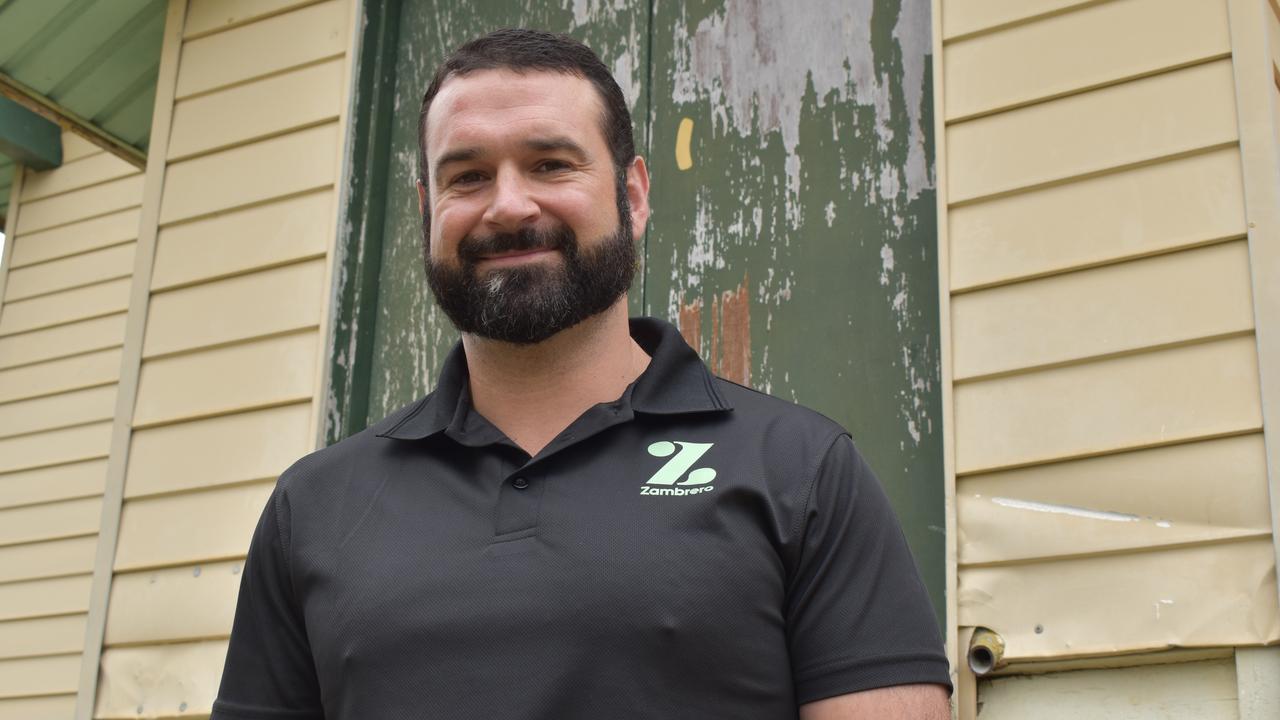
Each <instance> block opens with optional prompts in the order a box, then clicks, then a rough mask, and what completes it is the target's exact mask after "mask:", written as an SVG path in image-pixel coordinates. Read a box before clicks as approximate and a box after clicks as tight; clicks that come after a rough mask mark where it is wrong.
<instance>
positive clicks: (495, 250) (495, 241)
mask: <svg viewBox="0 0 1280 720" xmlns="http://www.w3.org/2000/svg"><path fill="white" fill-rule="evenodd" d="M575 240H576V239H575V238H574V234H573V231H572V230H570V229H569V228H568V227H567V226H564V225H561V226H559V227H554V228H547V229H545V230H538V229H535V228H531V227H526V228H521V229H520V230H518V231H516V232H513V233H498V234H494V235H467V236H466V237H464V238H462V240H461V242H459V243H458V257H459V258H461V260H462V261H463V262H464V263H468V264H474V263H477V262H479V261H480V260H481V259H482V258H484V257H485V256H486V255H496V254H499V253H508V252H527V251H532V250H561V251H565V252H571V251H572V250H573V249H574V245H575Z"/></svg>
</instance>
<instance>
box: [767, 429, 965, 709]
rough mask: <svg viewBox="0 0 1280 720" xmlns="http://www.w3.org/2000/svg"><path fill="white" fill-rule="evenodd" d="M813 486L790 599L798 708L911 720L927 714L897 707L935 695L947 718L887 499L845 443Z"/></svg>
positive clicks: (921, 600)
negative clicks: (806, 707)
mask: <svg viewBox="0 0 1280 720" xmlns="http://www.w3.org/2000/svg"><path fill="white" fill-rule="evenodd" d="M810 488H811V489H810V491H809V493H808V497H807V498H806V499H805V501H804V503H803V505H804V515H803V518H802V519H803V523H802V526H801V527H800V528H798V529H799V535H798V539H799V541H800V543H801V544H800V546H799V548H798V550H799V552H798V557H797V558H796V560H795V561H794V564H793V565H792V567H791V568H790V571H789V574H790V580H789V587H788V598H787V633H788V646H789V652H790V655H791V663H792V677H793V680H794V684H795V692H796V703H797V705H799V706H800V707H805V706H806V705H808V706H812V707H811V708H810V710H809V711H806V712H811V711H812V708H814V707H816V708H820V709H821V708H827V707H834V708H837V709H839V711H840V712H838V713H837V714H835V715H826V714H819V715H814V716H813V717H817V718H820V719H821V720H828V718H841V719H842V720H844V719H847V718H851V717H858V714H857V713H862V714H863V715H864V716H866V717H876V718H879V717H885V718H897V717H900V718H911V719H912V720H915V718H917V717H921V718H930V717H932V715H920V714H918V713H917V712H916V711H915V709H914V706H913V705H910V704H908V705H906V706H905V709H895V708H899V705H900V703H901V702H902V701H914V699H916V698H921V699H922V702H924V701H927V700H928V699H930V698H935V699H936V698H939V697H940V698H941V700H940V701H936V702H935V704H937V703H938V702H940V704H939V705H938V707H941V708H943V712H944V713H946V712H947V711H946V696H947V693H948V691H949V688H950V682H951V679H950V674H949V672H948V667H947V658H946V654H945V651H944V649H943V644H942V634H941V633H940V632H939V631H938V623H937V620H936V618H935V615H934V612H933V607H932V605H931V604H930V602H929V596H928V593H927V592H926V590H925V587H924V583H923V582H921V580H920V575H919V573H918V572H917V570H916V565H915V561H914V560H913V559H912V557H911V551H910V550H909V549H908V547H907V542H906V538H905V537H904V536H903V534H902V530H901V528H900V527H899V525H898V521H897V517H896V516H895V515H894V512H893V508H892V506H891V505H890V503H889V499H888V497H886V495H885V493H884V490H883V489H882V488H881V486H880V482H879V481H878V480H877V479H876V478H875V475H874V473H872V471H871V468H870V467H869V466H868V465H867V464H866V462H865V461H864V460H863V458H862V457H861V455H860V454H859V453H858V452H857V450H856V449H855V448H854V445H853V442H852V440H850V439H849V437H848V436H847V435H842V436H840V437H839V438H837V439H836V440H835V441H834V442H833V443H832V444H831V445H830V447H829V448H828V449H827V450H826V452H825V454H824V457H823V459H822V462H821V463H820V464H819V466H818V469H817V472H816V473H815V474H814V476H813V478H812V481H811V483H810ZM881 688H883V689H881ZM894 688H906V689H905V690H901V691H895V690H894ZM895 703H897V704H895ZM926 707H927V705H926ZM846 710H847V711H846ZM819 712H823V711H822V710H819ZM833 712H835V711H833ZM850 712H853V713H854V714H849V713H850Z"/></svg>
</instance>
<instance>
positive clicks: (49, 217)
mask: <svg viewBox="0 0 1280 720" xmlns="http://www.w3.org/2000/svg"><path fill="white" fill-rule="evenodd" d="M141 204H142V175H140V174H139V175H130V176H128V177H123V178H120V179H119V180H112V181H110V182H105V183H101V184H99V185H94V186H92V187H87V188H84V189H82V190H73V191H71V192H67V193H62V194H61V195H55V196H53V197H50V198H45V199H44V200H33V201H31V202H27V203H23V204H22V212H21V213H19V214H18V228H17V230H16V234H17V235H18V236H22V235H25V234H27V233H32V232H36V231H39V230H44V229H46V228H51V227H55V226H58V225H66V224H68V223H73V222H77V221H79V220H84V219H87V218H91V217H97V216H99V215H106V214H108V213H114V212H118V211H120V210H125V209H127V208H133V207H137V206H138V205H141Z"/></svg>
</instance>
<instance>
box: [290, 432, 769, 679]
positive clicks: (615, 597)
mask: <svg viewBox="0 0 1280 720" xmlns="http://www.w3.org/2000/svg"><path fill="white" fill-rule="evenodd" d="M700 441H701V442H700ZM655 446H656V447H655ZM717 446H718V443H717V442H716V441H708V440H707V439H705V438H672V439H670V440H664V439H661V438H658V439H654V438H651V437H637V438H636V442H635V443H633V444H631V449H632V450H634V452H632V453H631V454H630V455H628V454H627V452H626V450H627V447H628V445H627V444H624V446H623V448H622V450H619V448H618V447H617V446H616V444H615V446H614V447H612V448H610V449H609V451H608V452H607V453H606V452H599V453H593V452H591V451H590V449H589V448H575V449H572V450H571V451H567V452H564V453H561V454H560V455H558V456H556V457H552V458H549V459H548V460H547V461H545V462H539V463H532V464H525V465H521V464H520V463H519V459H518V458H516V459H512V458H511V457H510V456H503V455H502V454H501V453H476V454H471V455H468V456H467V457H466V458H465V459H459V458H454V459H452V461H451V462H449V463H439V462H435V461H426V460H422V461H408V462H406V463H403V464H402V466H401V468H400V469H399V471H398V472H397V473H396V474H395V475H392V476H388V477H385V478H379V479H378V482H374V483H369V487H370V488H371V493H370V496H369V497H367V498H366V499H365V500H363V502H364V503H365V506H364V507H361V508H357V507H351V508H348V510H349V511H350V512H349V513H346V514H345V515H344V517H346V518H354V519H350V520H348V521H345V522H349V525H347V526H344V527H342V528H341V529H340V530H339V531H335V532H328V533H325V534H323V537H324V538H325V539H324V540H318V539H316V538H319V537H321V536H319V535H317V536H315V538H310V539H309V538H295V544H298V547H297V548H296V550H297V555H298V556H299V557H302V558H304V560H303V561H302V562H301V565H300V567H298V568H296V573H295V575H296V577H297V578H298V581H299V583H300V595H301V598H300V599H301V602H302V604H303V607H304V612H305V615H306V618H307V626H308V635H309V639H310V641H311V644H312V648H313V651H314V652H315V654H316V657H317V664H318V669H319V670H320V672H321V675H322V677H324V676H325V675H326V674H328V675H329V676H330V677H335V678H336V677H343V678H345V679H346V681H350V680H355V679H357V678H359V677H362V676H365V675H366V674H367V673H374V674H377V673H398V672H401V671H402V670H403V668H404V667H405V665H406V663H407V664H408V665H409V666H411V667H416V668H434V669H441V670H446V669H447V673H446V674H447V675H449V676H451V677H462V678H469V680H468V681H469V682H482V683H483V681H482V680H478V679H477V678H479V677H482V676H484V675H485V672H486V669H487V668H492V667H494V666H495V665H501V664H505V663H509V662H513V661H518V662H519V664H520V665H521V666H522V667H536V668H538V669H537V670H536V671H532V672H536V673H547V674H548V675H549V676H551V677H552V678H563V677H564V676H566V675H567V674H574V673H578V674H580V673H587V672H599V663H601V662H603V661H605V660H606V659H609V660H611V661H612V662H613V663H614V664H615V665H617V664H618V663H619V662H621V663H623V664H627V665H630V664H634V665H635V666H636V667H646V666H648V667H659V668H660V667H664V666H665V667H667V668H669V669H670V671H671V673H672V676H673V677H675V676H677V675H679V673H687V672H695V674H696V671H697V669H698V668H720V670H721V671H724V670H731V671H732V672H730V673H728V674H727V675H724V677H730V678H733V677H737V678H743V679H747V680H748V681H749V682H748V685H750V686H757V685H758V684H759V683H760V682H762V681H764V680H765V678H764V676H766V675H769V674H776V673H777V665H778V662H781V663H782V667H784V668H785V662H786V656H785V637H786V632H785V620H784V617H783V607H784V602H785V582H786V573H785V571H784V568H783V562H782V560H781V556H780V553H779V548H778V547H777V543H778V540H777V537H778V534H779V533H778V531H777V528H776V527H775V526H776V524H777V523H778V522H780V521H781V519H780V518H778V517H775V512H776V508H775V507H774V505H775V503H774V501H773V500H772V499H771V498H770V497H769V496H768V493H767V492H765V490H764V488H765V484H764V483H763V482H762V481H761V477H760V473H761V471H760V469H759V467H758V466H753V465H752V462H751V460H752V458H751V454H752V453H751V452H750V451H743V450H739V451H737V452H733V451H730V449H729V448H725V449H724V451H722V452H716V450H717ZM308 543H311V545H310V547H307V546H306V545H307V544H308ZM320 544H326V545H327V546H326V547H320ZM660 675H661V673H660ZM775 681H776V678H775Z"/></svg>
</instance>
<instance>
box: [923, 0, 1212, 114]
mask: <svg viewBox="0 0 1280 720" xmlns="http://www.w3.org/2000/svg"><path fill="white" fill-rule="evenodd" d="M1081 38H1088V51H1087V52H1082V51H1081V50H1082V47H1081ZM1230 53H1231V37H1230V32H1229V31H1228V28H1227V6H1226V2H1225V1H1224V0H1115V1H1114V2H1106V3H1102V4H1100V5H1094V6H1092V7H1086V8H1081V9H1079V10H1076V11H1075V12H1070V13H1065V14H1061V15H1056V16H1053V17H1050V18H1046V19H1043V20H1040V21H1038V22H1033V23H1028V24H1024V25H1018V26H1015V27H1011V28H1008V29H1006V30H1003V31H1000V32H997V33H993V34H988V35H981V36H978V37H974V38H971V39H969V40H962V41H959V42H955V43H951V44H949V45H948V46H947V49H946V55H945V62H944V72H945V74H946V80H945V82H944V83H943V89H944V91H945V94H946V108H947V120H954V119H956V118H961V117H965V116H970V115H975V114H978V113H985V112H990V111H992V110H996V109H999V108H1007V107H1012V106H1016V105H1020V104H1025V103H1029V102H1032V101H1036V100H1041V99H1044V98H1048V97H1054V96H1057V95H1063V94H1066V93H1070V92H1073V91H1077V90H1081V89H1083V88H1092V87H1098V86H1101V85H1105V84H1109V83H1113V82H1117V81H1120V80H1123V79H1126V78H1133V77H1138V76H1140V75H1145V74H1150V73H1154V72H1158V71H1160V70H1165V69H1168V68H1172V67H1179V66H1182V65H1188V64H1191V63H1195V62H1199V61H1202V60H1206V59H1208V58H1213V57H1222V56H1225V55H1229V54H1230Z"/></svg>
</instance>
